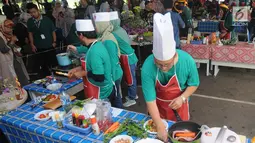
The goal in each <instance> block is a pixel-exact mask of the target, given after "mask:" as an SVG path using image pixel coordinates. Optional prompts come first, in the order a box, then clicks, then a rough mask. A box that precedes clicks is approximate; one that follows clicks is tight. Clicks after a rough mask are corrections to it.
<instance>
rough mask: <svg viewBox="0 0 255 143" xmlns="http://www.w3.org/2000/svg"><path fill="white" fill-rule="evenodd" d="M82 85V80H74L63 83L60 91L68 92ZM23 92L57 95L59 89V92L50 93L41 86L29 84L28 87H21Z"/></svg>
mask: <svg viewBox="0 0 255 143" xmlns="http://www.w3.org/2000/svg"><path fill="white" fill-rule="evenodd" d="M80 83H82V79H78V80H75V81H72V82H69V83H65V84H64V85H63V87H62V89H64V90H68V89H70V88H72V87H74V86H76V85H78V84H80ZM23 88H24V89H25V90H27V91H35V92H40V93H46V94H49V93H53V94H59V93H60V89H59V90H56V91H51V90H48V89H46V88H43V86H42V85H37V84H34V83H32V84H29V85H26V86H24V87H23Z"/></svg>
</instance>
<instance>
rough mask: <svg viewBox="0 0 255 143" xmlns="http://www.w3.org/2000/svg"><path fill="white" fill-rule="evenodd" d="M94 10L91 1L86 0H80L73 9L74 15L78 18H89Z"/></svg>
mask: <svg viewBox="0 0 255 143" xmlns="http://www.w3.org/2000/svg"><path fill="white" fill-rule="evenodd" d="M95 12H96V8H95V6H94V5H93V3H92V2H89V1H88V0H80V5H79V7H77V8H76V9H75V17H77V18H78V19H84V18H85V19H91V18H92V14H93V13H95Z"/></svg>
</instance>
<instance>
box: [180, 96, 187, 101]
mask: <svg viewBox="0 0 255 143" xmlns="http://www.w3.org/2000/svg"><path fill="white" fill-rule="evenodd" d="M181 98H182V103H185V102H186V98H185V97H184V96H183V95H182V96H181Z"/></svg>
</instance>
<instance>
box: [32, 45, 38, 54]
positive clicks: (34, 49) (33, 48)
mask: <svg viewBox="0 0 255 143" xmlns="http://www.w3.org/2000/svg"><path fill="white" fill-rule="evenodd" d="M31 48H32V51H33V52H34V53H36V51H37V49H36V47H35V45H31Z"/></svg>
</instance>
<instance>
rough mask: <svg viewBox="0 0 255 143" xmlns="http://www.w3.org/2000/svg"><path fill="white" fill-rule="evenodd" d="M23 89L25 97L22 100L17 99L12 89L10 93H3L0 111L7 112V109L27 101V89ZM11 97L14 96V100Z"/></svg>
mask: <svg viewBox="0 0 255 143" xmlns="http://www.w3.org/2000/svg"><path fill="white" fill-rule="evenodd" d="M22 90H23V92H24V93H23V95H22V97H23V99H22V100H17V99H16V96H15V92H14V91H11V92H10V93H6V94H2V95H0V111H1V112H6V111H11V110H14V109H16V108H17V107H19V106H20V105H22V104H23V103H25V101H26V100H27V92H26V90H24V89H22ZM9 98H13V99H14V100H13V101H11V100H10V99H9Z"/></svg>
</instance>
